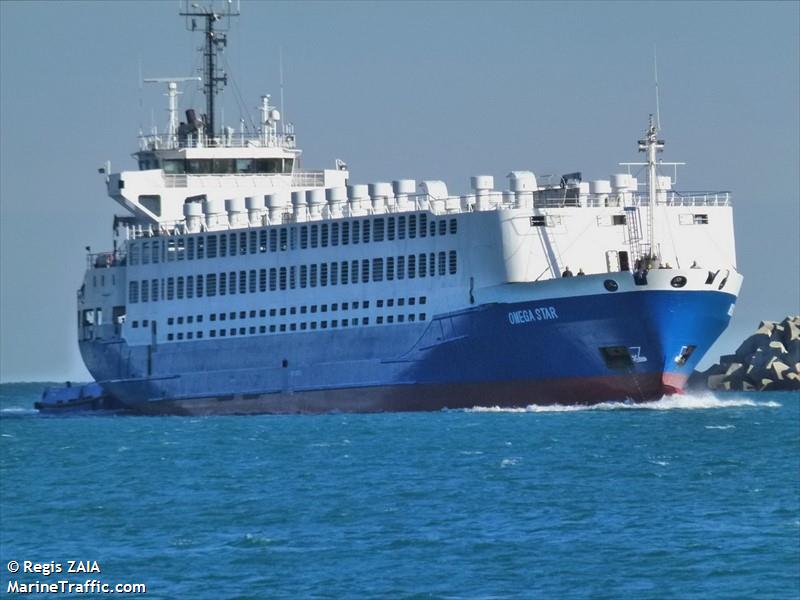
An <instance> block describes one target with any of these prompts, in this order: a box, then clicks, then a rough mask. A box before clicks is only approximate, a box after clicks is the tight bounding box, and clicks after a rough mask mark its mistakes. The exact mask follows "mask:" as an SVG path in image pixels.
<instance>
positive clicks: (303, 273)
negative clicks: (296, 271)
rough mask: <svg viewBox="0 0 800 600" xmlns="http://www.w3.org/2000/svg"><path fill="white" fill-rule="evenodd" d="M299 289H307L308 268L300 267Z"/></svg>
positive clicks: (305, 266)
mask: <svg viewBox="0 0 800 600" xmlns="http://www.w3.org/2000/svg"><path fill="white" fill-rule="evenodd" d="M300 287H301V288H305V287H308V266H307V265H300Z"/></svg>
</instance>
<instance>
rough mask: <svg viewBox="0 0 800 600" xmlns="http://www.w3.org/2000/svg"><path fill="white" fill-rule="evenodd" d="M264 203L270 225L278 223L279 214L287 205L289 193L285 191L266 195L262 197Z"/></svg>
mask: <svg viewBox="0 0 800 600" xmlns="http://www.w3.org/2000/svg"><path fill="white" fill-rule="evenodd" d="M264 202H265V204H266V205H267V210H268V211H269V222H270V223H272V224H275V223H280V222H281V214H282V213H283V212H284V210H286V207H287V205H288V204H289V192H288V191H287V190H279V191H276V192H273V193H272V194H267V195H266V196H264Z"/></svg>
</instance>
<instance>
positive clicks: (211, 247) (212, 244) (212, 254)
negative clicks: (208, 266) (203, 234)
mask: <svg viewBox="0 0 800 600" xmlns="http://www.w3.org/2000/svg"><path fill="white" fill-rule="evenodd" d="M216 257H217V236H215V235H209V236H208V237H207V238H206V258H216Z"/></svg>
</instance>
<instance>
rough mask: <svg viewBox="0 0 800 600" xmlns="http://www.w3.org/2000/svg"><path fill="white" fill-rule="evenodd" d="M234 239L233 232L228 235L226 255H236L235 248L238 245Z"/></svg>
mask: <svg viewBox="0 0 800 600" xmlns="http://www.w3.org/2000/svg"><path fill="white" fill-rule="evenodd" d="M236 239H237V238H236V234H235V233H232V234H230V235H229V236H228V256H236V249H237V248H238V247H239V243H238V242H237V241H236Z"/></svg>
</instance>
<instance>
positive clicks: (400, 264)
mask: <svg viewBox="0 0 800 600" xmlns="http://www.w3.org/2000/svg"><path fill="white" fill-rule="evenodd" d="M397 278H398V279H405V278H406V257H405V256H398V257H397Z"/></svg>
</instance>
